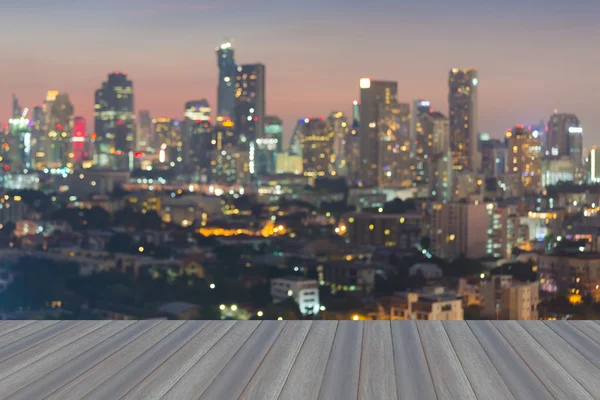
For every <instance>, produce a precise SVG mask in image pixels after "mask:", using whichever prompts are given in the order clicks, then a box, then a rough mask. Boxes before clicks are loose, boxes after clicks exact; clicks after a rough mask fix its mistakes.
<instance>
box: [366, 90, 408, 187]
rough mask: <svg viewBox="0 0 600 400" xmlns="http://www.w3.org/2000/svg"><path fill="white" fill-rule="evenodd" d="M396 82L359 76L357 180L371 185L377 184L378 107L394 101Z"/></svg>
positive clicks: (379, 117) (378, 146)
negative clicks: (358, 162)
mask: <svg viewBox="0 0 600 400" xmlns="http://www.w3.org/2000/svg"><path fill="white" fill-rule="evenodd" d="M397 92H398V84H397V83H396V82H384V81H374V80H371V79H370V78H362V79H361V80H360V121H361V123H360V127H359V145H360V165H359V166H358V172H359V178H360V183H361V184H362V185H363V186H367V187H372V186H377V185H378V184H379V182H378V177H379V160H380V156H379V148H380V140H379V133H380V132H379V129H378V127H377V123H378V121H379V120H380V119H381V116H380V111H381V110H382V109H383V106H390V105H392V104H396V96H397Z"/></svg>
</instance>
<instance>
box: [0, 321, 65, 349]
mask: <svg viewBox="0 0 600 400" xmlns="http://www.w3.org/2000/svg"><path fill="white" fill-rule="evenodd" d="M15 322H16V323H17V324H15V325H14V326H13V327H18V328H17V329H9V330H8V331H7V332H5V333H4V334H3V335H2V336H0V350H2V348H3V347H4V346H7V345H9V344H11V343H13V342H16V341H17V340H21V339H23V338H25V337H27V336H29V335H32V334H34V333H36V332H38V331H41V330H42V329H46V328H49V327H51V326H52V325H56V324H57V323H58V321H36V322H35V323H21V321H15Z"/></svg>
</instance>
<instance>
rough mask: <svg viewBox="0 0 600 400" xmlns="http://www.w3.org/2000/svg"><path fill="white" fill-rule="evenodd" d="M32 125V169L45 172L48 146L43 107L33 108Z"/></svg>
mask: <svg viewBox="0 0 600 400" xmlns="http://www.w3.org/2000/svg"><path fill="white" fill-rule="evenodd" d="M31 122H32V124H31V152H32V168H34V169H37V170H43V169H44V168H45V166H46V165H45V162H44V161H45V159H46V144H47V143H48V137H47V136H46V115H45V113H44V109H43V108H42V107H39V106H36V107H34V108H33V113H32V121H31Z"/></svg>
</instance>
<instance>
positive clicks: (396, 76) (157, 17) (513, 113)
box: [0, 0, 600, 147]
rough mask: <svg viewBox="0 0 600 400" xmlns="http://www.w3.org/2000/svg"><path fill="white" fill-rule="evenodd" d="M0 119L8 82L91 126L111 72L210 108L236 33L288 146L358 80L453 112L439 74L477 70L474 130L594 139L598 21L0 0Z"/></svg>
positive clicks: (573, 7)
mask: <svg viewBox="0 0 600 400" xmlns="http://www.w3.org/2000/svg"><path fill="white" fill-rule="evenodd" d="M2 9H3V14H4V16H5V21H6V22H5V29H6V30H7V31H8V32H11V34H10V35H3V36H2V37H1V38H0V46H1V47H2V48H3V49H4V52H2V54H0V64H2V66H3V67H2V71H3V76H2V78H0V120H1V121H3V122H6V120H7V119H8V117H9V116H10V113H11V98H10V94H11V92H13V91H14V92H16V93H17V94H18V96H19V99H20V102H21V104H22V105H23V106H26V107H31V106H34V105H40V104H41V103H42V101H43V99H44V96H45V93H46V91H47V90H50V89H56V90H59V91H61V92H66V93H68V94H69V96H70V98H71V100H72V102H73V104H74V106H75V114H76V115H81V116H83V117H85V118H86V120H87V121H88V127H89V130H90V131H91V130H92V129H93V128H92V126H93V124H92V121H93V107H94V91H95V90H96V89H97V88H98V87H99V85H100V84H101V82H103V81H104V80H105V79H106V76H107V74H108V73H110V72H112V71H122V72H125V73H127V74H128V75H129V78H130V79H132V80H133V84H134V92H135V110H136V114H137V113H138V112H139V110H142V109H148V110H150V111H151V114H152V116H153V117H159V116H167V117H173V118H177V119H182V118H183V110H184V104H185V103H186V102H187V101H189V100H196V99H200V98H206V99H207V100H208V101H209V103H210V105H211V107H212V109H213V115H214V112H215V111H216V105H217V104H216V94H217V83H218V70H217V65H216V57H215V53H214V48H215V46H217V45H218V44H219V43H221V42H222V41H223V40H225V39H228V38H232V39H233V44H234V47H235V51H236V56H235V58H236V62H238V63H240V64H242V63H244V64H245V63H255V62H260V63H263V64H265V66H266V86H267V89H266V114H267V115H277V116H279V117H281V118H282V119H283V121H284V129H285V131H284V132H285V142H284V145H285V146H287V144H288V143H289V138H290V136H291V133H292V130H293V129H294V127H295V123H296V120H297V119H298V118H301V117H304V116H308V115H313V116H318V115H327V114H328V113H329V112H331V111H334V110H336V111H337V110H341V111H344V112H345V113H347V114H349V113H350V111H351V105H352V101H353V100H355V99H358V98H359V79H360V78H361V77H371V78H373V79H377V80H392V81H397V82H398V101H399V102H403V103H412V101H413V100H414V99H417V98H423V99H427V100H429V101H431V103H432V107H433V108H434V109H435V110H439V111H441V112H442V113H444V114H447V113H448V104H447V97H448V83H447V80H448V72H449V70H450V69H451V68H453V67H458V68H463V67H474V68H477V70H478V72H479V79H480V89H479V121H480V124H479V126H480V131H483V132H489V133H490V134H491V135H492V136H493V137H500V136H501V135H502V134H503V133H504V131H505V130H507V129H510V128H512V127H513V126H514V125H516V124H533V123H538V122H539V121H540V119H543V120H544V121H546V122H547V120H548V117H549V116H550V115H551V113H552V112H553V110H554V109H558V111H560V112H571V113H576V114H577V115H578V116H579V118H580V119H581V121H582V126H583V129H584V133H585V135H584V137H585V144H586V146H588V147H589V146H591V145H593V144H596V143H597V142H598V140H599V139H600V133H598V132H599V131H600V120H598V119H597V118H595V117H596V116H595V111H596V108H597V101H596V95H597V93H598V91H599V89H600V81H599V80H598V79H594V78H593V77H594V74H595V73H596V69H597V67H596V66H597V65H598V64H599V63H600V54H599V53H598V52H593V51H589V50H590V49H594V48H595V46H596V43H595V39H596V38H597V37H598V35H597V34H596V33H597V29H598V28H597V26H596V25H595V24H596V20H597V18H598V16H599V15H600V4H597V2H593V1H589V0H579V1H573V2H569V3H563V2H558V1H542V0H533V1H527V2H517V1H514V0H510V1H505V2H502V4H496V3H494V4H480V3H479V2H476V1H472V0H461V1H456V2H453V3H452V4H449V3H448V2H445V1H440V0H431V1H425V2H419V3H418V4H413V3H412V2H411V3H408V2H399V1H391V0H379V1H374V2H369V3H368V4H367V3H362V2H358V1H346V2H342V1H337V0H336V1H330V2H327V4H322V3H320V2H316V1H314V0H308V1H303V2H301V3H300V2H298V3H291V2H285V3H284V2H277V1H272V0H257V1H251V2H248V1H238V0H233V1H229V2H204V1H183V0H178V1H176V2H172V3H169V4H168V5H167V4H160V2H158V1H137V0H129V1H119V2H117V1H113V0H107V1H104V2H92V1H80V2H74V1H67V0H62V1H55V2H53V3H52V4H47V3H46V2H44V1H39V0H29V1H22V2H18V3H16V2H15V3H11V4H3V5H2Z"/></svg>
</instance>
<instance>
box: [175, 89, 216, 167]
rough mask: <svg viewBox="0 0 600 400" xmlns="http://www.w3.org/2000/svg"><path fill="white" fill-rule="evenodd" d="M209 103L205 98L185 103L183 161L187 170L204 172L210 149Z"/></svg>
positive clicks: (207, 163) (208, 161)
mask: <svg viewBox="0 0 600 400" xmlns="http://www.w3.org/2000/svg"><path fill="white" fill-rule="evenodd" d="M210 113H211V109H210V105H209V104H208V101H207V100H206V99H202V100H195V101H189V102H187V103H186V104H185V111H184V120H183V126H182V140H183V145H184V148H185V150H184V152H183V162H184V163H185V165H186V167H187V169H188V170H191V171H199V172H206V169H207V168H208V166H209V164H210V151H211V149H212V145H211V140H212V135H211V133H212V127H211V123H210V121H211V118H210Z"/></svg>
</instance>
